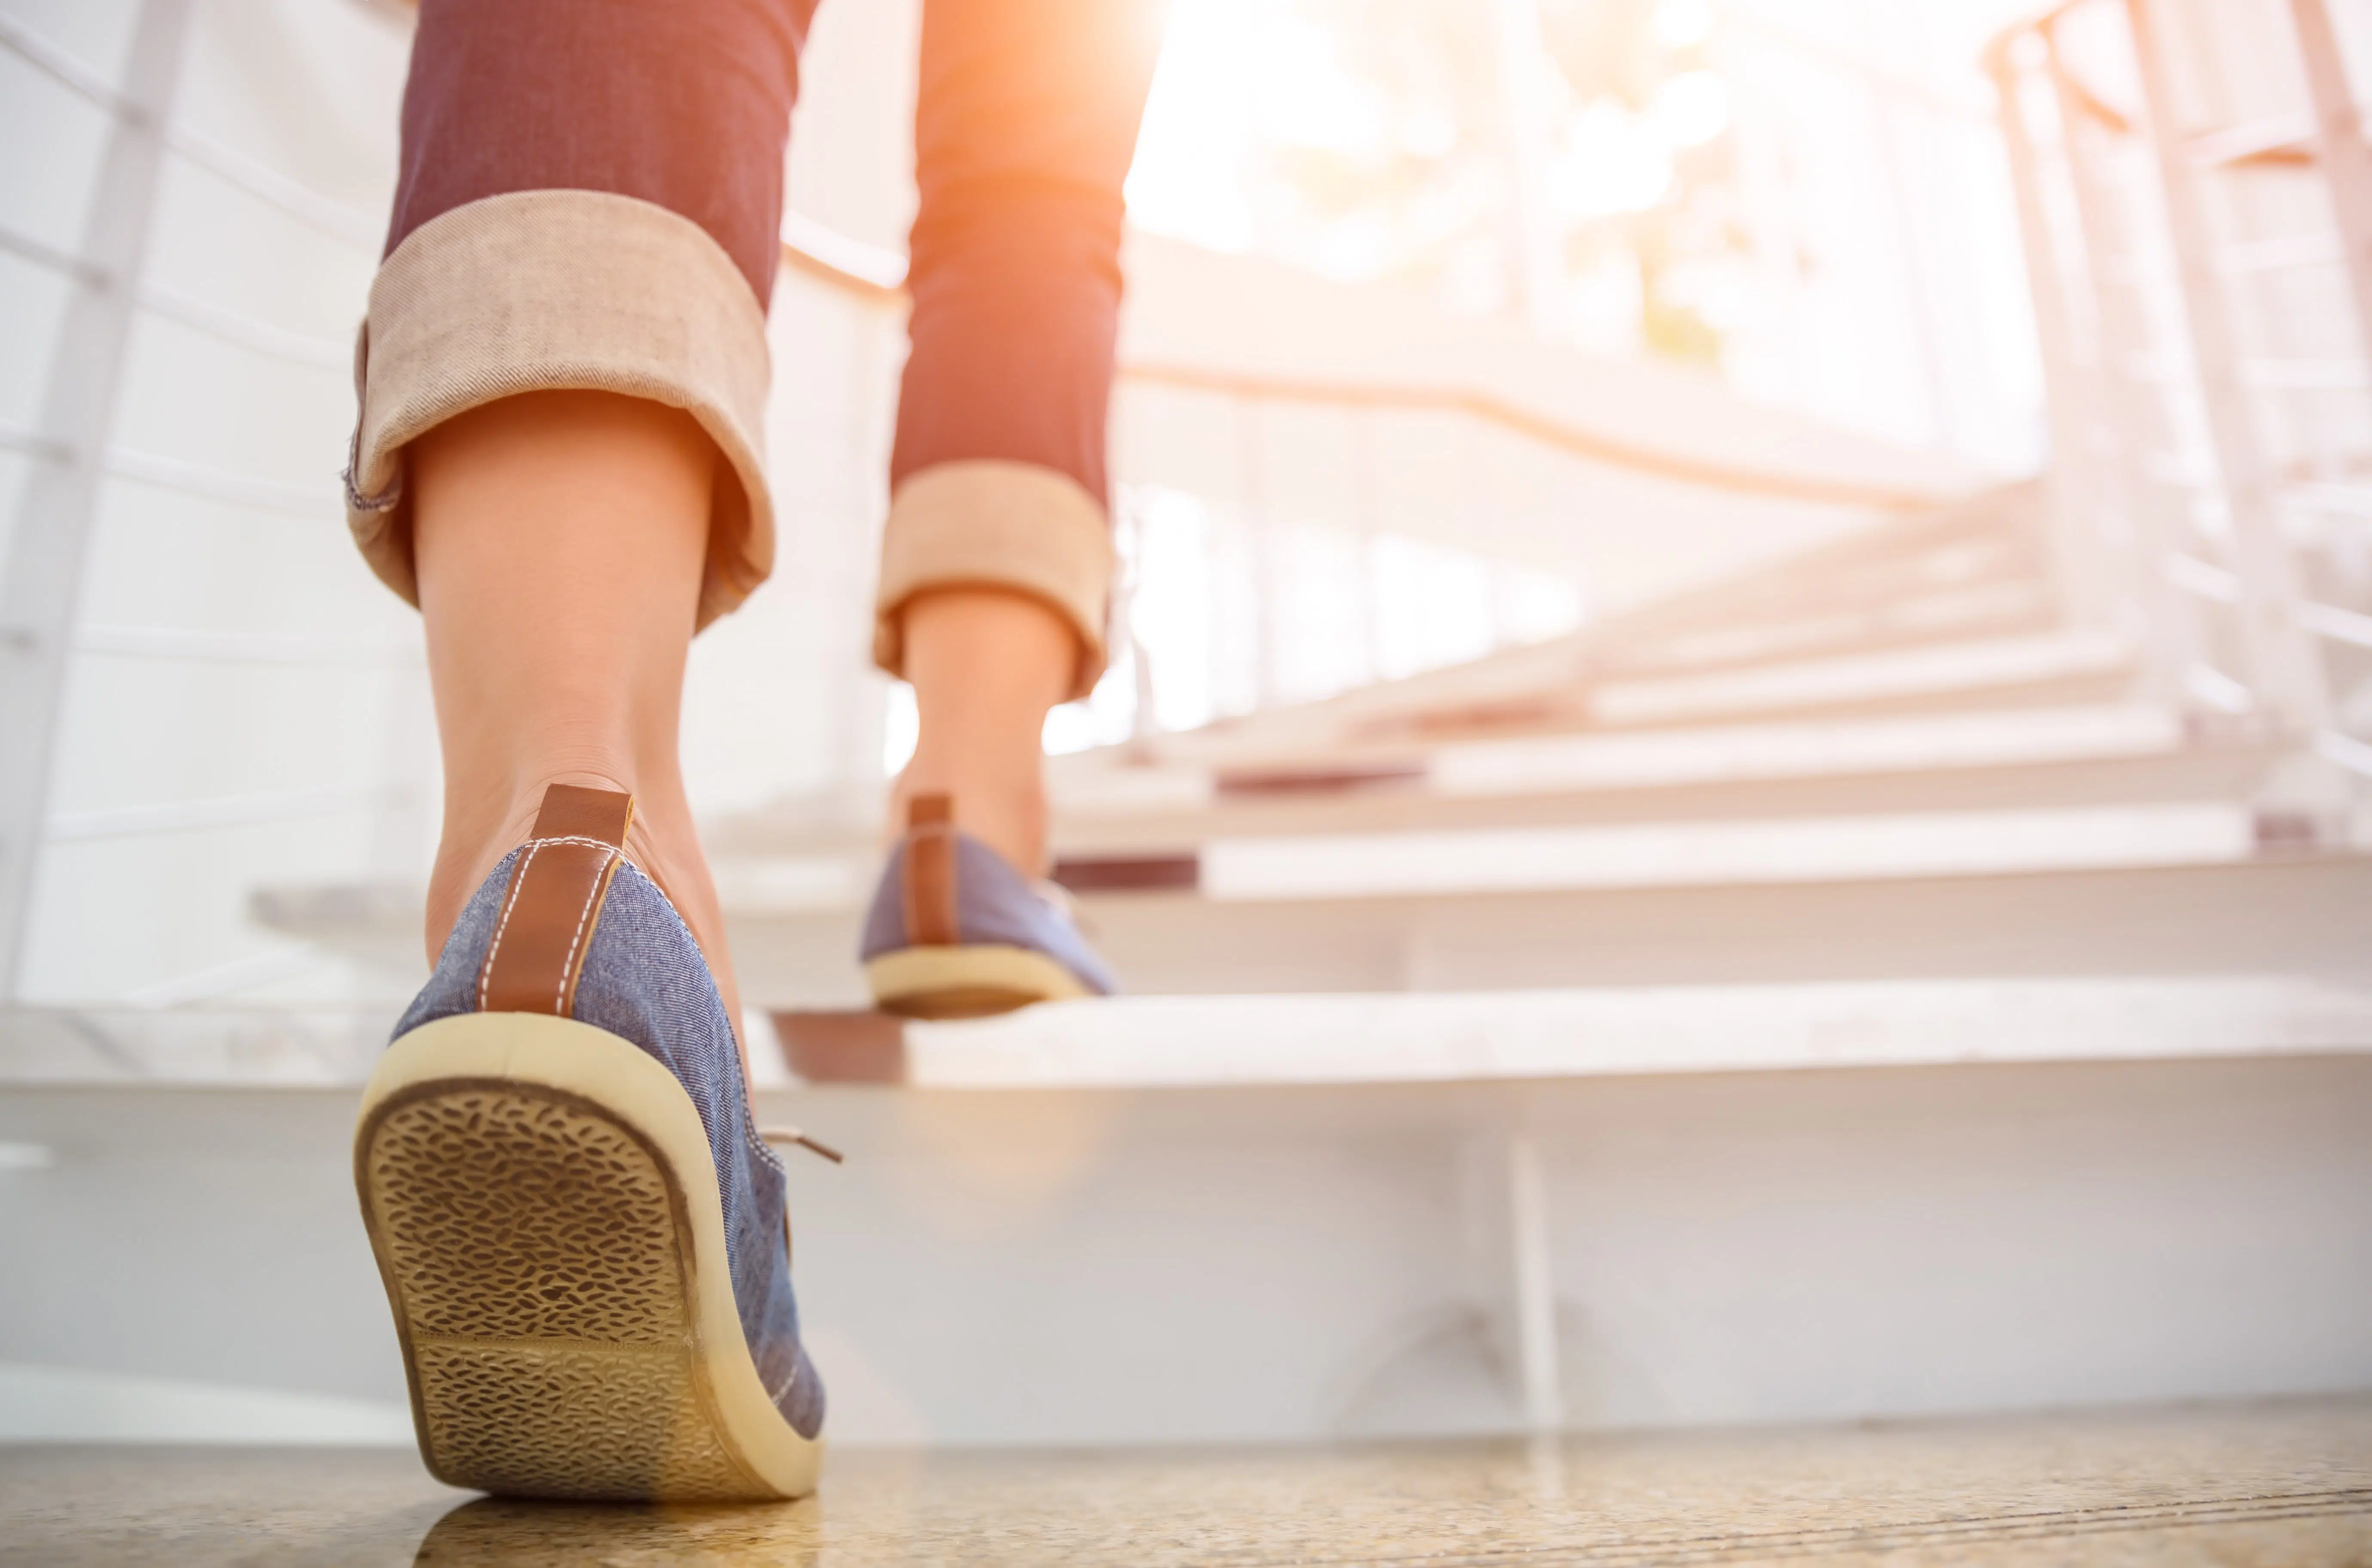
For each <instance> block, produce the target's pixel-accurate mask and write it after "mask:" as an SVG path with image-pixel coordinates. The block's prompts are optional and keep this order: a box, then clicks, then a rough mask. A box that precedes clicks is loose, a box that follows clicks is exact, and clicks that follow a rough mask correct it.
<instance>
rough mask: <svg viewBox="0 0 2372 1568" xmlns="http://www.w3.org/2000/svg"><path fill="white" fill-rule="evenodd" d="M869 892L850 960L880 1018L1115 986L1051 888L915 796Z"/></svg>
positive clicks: (947, 812) (933, 801)
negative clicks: (860, 936)
mask: <svg viewBox="0 0 2372 1568" xmlns="http://www.w3.org/2000/svg"><path fill="white" fill-rule="evenodd" d="M909 813H910V815H909V819H908V827H907V830H906V836H905V837H904V838H903V839H901V841H900V842H899V843H898V847H897V848H896V849H894V850H892V851H891V852H890V864H889V865H888V866H886V867H885V868H884V869H883V871H882V873H881V882H880V885H879V887H878V888H877V889H875V892H874V895H873V907H872V909H871V910H870V911H868V912H867V913H866V920H865V937H864V942H863V946H862V947H861V948H860V949H859V953H858V956H859V957H860V958H862V959H863V961H864V964H865V978H866V983H867V984H869V985H870V986H871V987H872V990H873V1000H874V1005H876V1006H878V1007H879V1008H880V1009H881V1010H882V1011H883V1012H885V1013H899V1014H903V1015H905V1016H909V1017H917V1018H970V1017H979V1016H984V1015H987V1014H992V1013H1009V1012H1011V1011H1013V1010H1014V1009H1015V1008H1017V1007H1026V1006H1028V1005H1030V1004H1031V1003H1034V1002H1058V1001H1064V1000H1067V999H1069V998H1073V997H1079V996H1108V995H1110V994H1111V993H1112V992H1114V991H1115V990H1117V989H1119V987H1118V985H1117V984H1116V982H1115V981H1113V979H1112V974H1111V970H1110V969H1109V968H1107V967H1106V966H1105V964H1104V961H1103V959H1102V958H1099V957H1098V956H1097V954H1096V951H1095V949H1094V948H1092V947H1088V946H1087V939H1086V938H1085V937H1083V936H1081V935H1079V931H1078V927H1077V926H1076V924H1075V923H1073V922H1072V919H1071V915H1070V912H1069V910H1068V909H1067V908H1066V907H1064V903H1063V902H1062V901H1061V898H1060V895H1059V892H1058V891H1057V890H1055V889H1052V888H1051V887H1050V885H1048V884H1046V883H1043V882H1040V881H1036V880H1034V879H1032V878H1030V877H1024V876H1023V875H1021V873H1020V872H1019V871H1017V870H1016V869H1015V868H1014V866H1013V865H1012V864H1011V863H1010V862H1008V861H1006V859H1005V858H1004V856H1002V855H1000V854H997V852H996V851H995V850H994V849H992V848H991V847H989V845H987V844H986V843H984V842H982V841H981V840H979V839H977V838H974V837H973V836H972V835H971V834H970V833H967V832H962V831H959V830H958V829H957V827H956V825H955V813H954V811H953V809H952V808H951V804H950V802H949V801H948V798H947V797H946V796H916V797H914V799H913V801H912V802H911V804H910V807H909Z"/></svg>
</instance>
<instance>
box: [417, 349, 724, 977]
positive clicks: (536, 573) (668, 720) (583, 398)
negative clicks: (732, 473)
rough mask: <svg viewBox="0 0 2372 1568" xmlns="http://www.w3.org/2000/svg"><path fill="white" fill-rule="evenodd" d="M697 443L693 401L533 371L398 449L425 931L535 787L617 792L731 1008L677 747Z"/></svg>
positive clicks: (528, 819) (631, 838)
mask: <svg viewBox="0 0 2372 1568" xmlns="http://www.w3.org/2000/svg"><path fill="white" fill-rule="evenodd" d="M715 468H716V465H715V448H714V447H712V446H711V445H710V443H709V440H708V437H707V436H705V435H703V433H702V431H701V429H700V426H699V425H698V424H694V423H693V421H692V417H691V416H690V415H689V414H686V413H684V412H681V411H680V410H677V409H670V408H664V407H661V406H660V405H658V404H657V403H652V402H645V401H639V400H635V399H630V398H622V397H617V396H614V395H611V394H608V393H602V392H534V393H529V394H526V395H523V396H520V397H515V398H506V399H505V400H503V401H500V402H495V403H489V404H486V405H485V406H483V407H482V408H478V409H474V410H472V411H471V412H468V413H465V414H461V415H459V417H457V418H454V419H451V420H448V421H447V422H446V423H445V424H440V425H438V426H437V427H436V429H435V430H432V431H430V432H429V433H428V434H427V435H425V436H422V437H421V438H420V439H419V440H418V441H416V442H415V443H414V444H413V449H412V463H411V484H412V491H413V559H414V561H415V563H416V566H417V570H418V572H419V580H420V610H421V614H422V616H423V618H424V620H425V621H426V623H427V632H428V670H429V679H430V681H431V683H432V684H433V686H434V688H435V691H436V726H437V734H438V738H439V739H440V740H441V741H442V743H443V750H444V762H445V829H444V841H443V842H442V843H441V844H440V845H439V847H438V850H437V855H436V869H435V871H434V873H433V875H432V876H431V877H430V878H429V885H428V916H427V921H428V930H427V936H428V952H429V959H430V961H431V962H432V963H433V962H434V961H435V960H436V952H437V949H439V948H440V947H443V946H444V943H445V938H446V935H448V933H449V932H450V931H451V930H452V929H453V923H454V920H455V918H456V917H457V916H459V913H460V911H461V905H462V904H463V902H464V901H465V900H468V898H469V897H470V895H471V892H473V891H475V890H476V889H477V886H478V884H479V883H480V882H482V881H483V880H484V879H485V877H486V875H487V873H488V872H490V871H492V870H493V869H494V864H495V862H497V861H499V860H500V859H502V857H503V856H504V855H505V854H508V853H509V851H510V850H511V849H512V848H513V847H514V846H515V845H517V844H518V843H519V842H521V841H522V840H524V839H526V838H527V836H528V829H529V824H530V823H532V822H533V821H534V820H535V814H536V808H537V807H538V805H540V804H541V801H542V799H543V792H544V789H545V786H547V785H549V784H587V785H591V786H594V787H597V788H602V789H612V790H619V791H622V792H624V793H627V794H630V795H633V796H634V797H635V814H634V826H633V828H632V830H630V832H629V834H628V838H627V854H628V855H629V857H630V858H632V859H633V860H634V863H635V864H636V865H640V866H642V867H643V869H644V870H645V872H647V873H648V874H649V875H650V877H651V879H652V880H653V881H656V882H657V883H658V885H659V886H660V887H661V888H663V889H666V890H667V892H668V894H669V897H671V898H672V899H673V900H675V904H676V907H677V909H678V910H679V911H680V912H681V913H682V915H683V918H684V923H685V924H687V925H689V926H690V927H691V928H692V935H693V937H694V938H695V939H696V940H697V941H698V942H699V944H700V947H701V949H702V951H703V953H704V954H706V955H707V958H708V961H709V966H710V968H711V969H712V970H714V971H715V978H716V983H717V988H718V990H719V991H721V992H722V993H724V995H725V1001H726V1005H727V1008H728V1009H729V1011H730V1012H731V1015H732V1016H734V1017H736V1018H738V1017H739V1016H740V1008H739V1005H738V1001H737V999H736V996H735V992H734V985H733V976H732V966H731V963H730V961H729V959H728V958H727V955H726V948H725V926H724V920H723V916H722V913H721V912H720V911H719V909H718V907H717V902H716V891H715V887H714V886H713V885H712V883H711V882H710V879H709V875H708V866H707V863H706V861H705V860H704V859H703V857H702V854H701V851H700V841H699V838H698V836H697V834H696V833H695V832H694V831H693V830H692V812H691V807H690V806H689V805H688V804H687V802H686V800H685V797H684V789H683V775H682V772H681V771H680V767H679V766H678V761H677V755H676V725H677V716H678V714H679V711H680V706H681V700H682V695H683V669H684V658H685V656H686V654H687V652H688V651H689V649H690V645H691V643H692V621H693V617H694V615H695V614H696V612H697V610H698V607H699V601H700V586H701V579H702V570H703V563H704V562H705V561H706V559H707V553H708V525H709V517H710V515H711V510H712V507H711V497H710V491H711V488H712V485H713V484H714V482H715Z"/></svg>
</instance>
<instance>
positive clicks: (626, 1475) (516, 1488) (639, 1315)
mask: <svg viewBox="0 0 2372 1568" xmlns="http://www.w3.org/2000/svg"><path fill="white" fill-rule="evenodd" d="M364 1139H365V1143H364V1147H363V1150H362V1161H361V1164H362V1172H363V1176H364V1180H365V1191H366V1203H365V1210H366V1218H367V1219H368V1221H369V1223H370V1226H371V1231H372V1237H373V1240H374V1241H375V1242H376V1243H377V1245H378V1252H379V1257H380V1260H381V1264H382V1267H383V1268H384V1269H385V1271H386V1272H387V1276H388V1286H389V1294H390V1296H391V1297H392V1298H393V1305H394V1307H395V1310H396V1318H397V1322H398V1327H399V1329H400V1330H401V1334H402V1338H403V1343H404V1359H405V1364H406V1367H407V1370H408V1371H409V1372H410V1374H411V1376H412V1381H413V1395H414V1401H415V1409H416V1411H417V1413H418V1418H419V1421H420V1423H421V1433H420V1438H421V1451H422V1454H423V1456H424V1458H426V1459H427V1461H428V1465H429V1468H430V1469H431V1470H433V1471H434V1472H435V1473H436V1475H437V1476H439V1477H440V1478H441V1479H443V1480H446V1481H452V1482H455V1483H457V1484H459V1485H463V1486H472V1487H480V1488H483V1489H484V1490H487V1491H490V1492H496V1493H504V1494H506V1495H511V1496H532V1497H576V1498H613V1499H630V1498H662V1497H663V1498H669V1499H681V1500H697V1499H726V1498H748V1497H763V1496H771V1495H773V1493H771V1492H770V1491H768V1489H767V1488H765V1487H764V1486H763V1485H762V1483H761V1482H759V1481H758V1479H757V1478H756V1477H755V1476H754V1475H752V1474H750V1472H749V1470H748V1469H746V1467H744V1466H743V1465H742V1464H741V1463H740V1462H739V1461H738V1459H737V1458H735V1457H734V1455H733V1454H732V1452H731V1451H730V1450H729V1449H728V1447H727V1445H726V1442H725V1440H724V1438H723V1436H722V1434H721V1432H720V1431H719V1428H718V1423H717V1419H716V1415H715V1411H714V1409H713V1408H712V1406H711V1403H710V1400H709V1399H708V1397H707V1394H706V1390H705V1385H704V1378H703V1372H702V1369H701V1366H700V1365H699V1355H698V1319H697V1315H696V1313H695V1311H694V1308H693V1300H694V1296H693V1286H692V1272H691V1271H692V1260H691V1240H690V1237H689V1235H688V1234H687V1233H686V1230H685V1226H684V1223H683V1219H682V1200H681V1197H680V1194H679V1193H678V1192H677V1191H676V1189H675V1184H674V1182H673V1181H672V1179H670V1177H669V1174H668V1172H667V1170H666V1168H665V1167H664V1166H663V1165H662V1163H661V1162H660V1160H659V1159H658V1157H657V1156H656V1155H655V1154H654V1152H653V1151H652V1150H651V1149H650V1147H649V1146H648V1145H646V1144H645V1143H644V1142H643V1140H642V1139H641V1138H640V1137H639V1136H637V1135H636V1134H635V1133H634V1132H632V1131H630V1130H629V1129H627V1128H626V1127H624V1126H622V1125H621V1124H620V1123H619V1122H617V1121H614V1120H612V1119H611V1118H610V1117H609V1116H608V1115H606V1114H604V1113H603V1112H602V1111H601V1110H600V1109H599V1108H598V1107H596V1106H594V1105H592V1104H591V1103H590V1102H587V1101H584V1100H581V1099H579V1098H576V1096H573V1095H570V1094H567V1093H566V1092H564V1091H563V1090H558V1089H551V1088H546V1087H543V1086H537V1085H531V1084H524V1083H468V1082H459V1081H455V1082H448V1083H443V1084H429V1085H423V1086H418V1087H416V1088H414V1089H413V1090H410V1091H408V1092H406V1093H404V1094H402V1095H400V1096H398V1097H397V1098H394V1099H393V1100H391V1101H390V1102H389V1104H388V1105H386V1106H384V1107H382V1108H380V1109H379V1110H378V1111H377V1112H376V1113H375V1114H374V1116H373V1117H372V1119H371V1120H370V1121H369V1122H368V1123H367V1124H366V1127H365V1129H364Z"/></svg>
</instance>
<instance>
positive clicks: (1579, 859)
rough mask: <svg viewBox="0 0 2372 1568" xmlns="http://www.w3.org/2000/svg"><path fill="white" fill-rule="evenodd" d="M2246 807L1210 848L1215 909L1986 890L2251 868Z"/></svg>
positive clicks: (1281, 840)
mask: <svg viewBox="0 0 2372 1568" xmlns="http://www.w3.org/2000/svg"><path fill="white" fill-rule="evenodd" d="M2255 853H2256V826H2255V820H2254V818H2253V816H2252V814H2251V813H2250V810H2249V809H2248V808H2247V807H2243V806H2237V805H2229V804H2224V803H2219V802H2208V803H2192V802H2177V803H2174V804H2169V805H2152V806H2110V807H2076V808H2072V809H2065V810H2037V811H2017V810H2008V811H1971V812H1902V813H1896V814H1892V815H1887V816H1868V815H1860V816H1847V817H1833V818H1808V819H1798V820H1794V821H1728V822H1721V821H1700V822H1685V823H1669V824H1667V823H1649V824H1634V825H1625V826H1621V827H1602V828H1601V827H1552V828H1507V829H1488V828H1484V829H1474V830H1465V831H1439V832H1403V833H1338V834H1300V835H1295V836H1291V837H1285V836H1278V837H1271V838H1243V839H1219V840H1215V841H1214V842H1210V843H1207V844H1205V845H1203V849H1202V890H1203V896H1204V897H1205V898H1207V899H1210V900H1214V901H1216V902H1242V901H1264V900H1300V899H1363V898H1408V897H1442V896H1455V895H1460V894H1473V893H1516V892H1547V891H1557V890H1563V889H1616V888H1669V887H1690V886H1699V887H1703V886H1715V885H1737V884H1751V883H1774V882H1775V883H1811V882H1836V881H1863V880H1867V879H1870V878H1874V877H1878V878H1897V877H1965V876H1990V875H2001V874H2010V873H2025V872H2038V871H2067V870H2089V869H2106V868H2110V867H2129V866H2146V865H2203V864H2216V863H2219V862H2220V863H2229V862H2235V861H2241V860H2245V859H2248V858H2249V857H2250V856H2251V855H2253V854H2255Z"/></svg>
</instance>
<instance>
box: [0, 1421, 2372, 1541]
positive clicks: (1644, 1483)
mask: <svg viewBox="0 0 2372 1568" xmlns="http://www.w3.org/2000/svg"><path fill="white" fill-rule="evenodd" d="M595 1561H598V1562H602V1563H605V1564H640V1563H658V1562H703V1563H739V1562H752V1563H755V1562H764V1563H800V1564H815V1565H817V1568H838V1565H844V1564H871V1563H920V1564H943V1563H944V1564H957V1563H962V1564H971V1563H991V1562H1014V1563H1085V1564H1129V1565H1131V1568H1173V1565H1179V1568H1182V1565H1184V1564H1192V1563H1208V1564H1213V1565H1214V1568H1252V1565H1254V1564H1260V1565H1280V1568H1281V1565H1283V1564H1288V1563H1299V1564H1342V1563H1358V1562H1391V1563H1410V1564H1417V1563H1422V1564H1424V1565H1425V1568H1482V1565H1484V1564H1492V1565H1502V1564H1504V1565H1508V1568H1514V1565H1517V1564H1522V1565H1525V1568H1546V1565H1549V1564H1589V1565H1593V1568H1603V1565H1610V1564H1620V1565H1646V1564H1664V1563H1672V1564H1682V1563H1691V1564H1693V1563H1719V1564H1737V1563H1753V1562H1797V1563H1800V1562H1818V1563H1821V1564H1831V1565H1834V1564H1854V1565H1855V1568H1877V1565H1878V1564H1887V1565H1889V1568H1908V1565H1912V1564H1921V1565H1925V1564H1954V1565H1986V1568H1991V1565H1994V1564H2002V1565H2006V1564H2011V1563H2027V1562H2051V1563H2074V1564H2084V1565H2107V1564H2119V1565H2122V1564H2136V1565H2138V1564H2150V1565H2153V1568H2156V1565H2160V1564H2169V1565H2184V1564H2217V1565H2225V1564H2229V1565H2233V1568H2239V1565H2244V1564H2245V1565H2248V1568H2302V1565H2306V1564H2331V1565H2339V1564H2357V1565H2361V1564H2372V1399H2357V1400H2342V1401H2316V1402H2308V1403H2284V1404H2264V1405H2249V1406H2219V1407H2208V1406H2200V1407H2188V1408H2182V1409H2174V1410H2157V1411H2127V1412H2111V1413H2096V1414H2080V1415H2059V1416H2050V1417H2034V1418H2019V1419H1994V1420H1985V1421H1972V1422H1955V1423H1919V1424H1888V1425H1872V1426H1864V1427H1856V1428H1848V1429H1835V1428H1828V1429H1817V1430H1816V1429H1804V1430H1763V1431H1755V1432H1747V1433H1728V1434H1661V1435H1631V1436H1614V1437H1589V1438H1574V1439H1568V1440H1566V1441H1564V1442H1562V1443H1557V1444H1551V1445H1527V1444H1524V1443H1520V1442H1464V1443H1442V1444H1408V1445H1392V1446H1368V1447H1360V1448H1347V1449H1339V1450H1230V1449H1182V1450H1175V1451H1170V1452H1161V1453H1156V1452H1146V1451H1132V1452H1104V1453H1068V1454H1050V1453H983V1452H971V1453H951V1454H929V1455H923V1454H911V1453H894V1452H888V1451H883V1450H866V1451H852V1452H849V1453H844V1454H840V1455H836V1456H834V1458H832V1459H831V1462H830V1464H829V1466H828V1468H827V1470H826V1479H825V1486H824V1491H823V1493H822V1494H821V1495H820V1497H819V1498H817V1499H815V1500H813V1501H810V1502H807V1503H801V1504H789V1505H783V1506H776V1507H762V1508H738V1509H734V1508H708V1509H639V1508H591V1507H582V1506H567V1505H562V1504H527V1503H509V1502H499V1501H494V1500H490V1499H484V1498H478V1499H472V1498H470V1497H468V1496H466V1495H464V1494H462V1493H454V1492H450V1491H447V1490H445V1489H443V1488H440V1487H438V1486H437V1485H436V1484H435V1483H434V1482H432V1481H429V1480H428V1479H427V1478H426V1477H425V1476H424V1475H423V1474H422V1473H421V1471H420V1469H419V1467H418V1465H417V1463H416V1462H415V1461H414V1460H413V1458H411V1457H410V1456H409V1455H405V1454H399V1453H386V1452H378V1453H371V1452H327V1451H324V1452H311V1453H285V1452H277V1453H275V1452H258V1451H241V1450H232V1449H215V1450H193V1449H180V1450H171V1451H156V1450H127V1449H114V1450H97V1449H82V1450H70V1449H17V1450H13V1451H12V1450H0V1562H8V1563H12V1564H13V1563H109V1564H114V1563H149V1562H156V1563H166V1562H170V1563H176V1564H192V1565H203V1564H209V1563H229V1562H238V1563H258V1562H334V1563H354V1564H376V1563H406V1562H413V1563H438V1564H476V1563H488V1564H492V1563H504V1564H512V1563H545V1562H550V1563H562V1562H568V1563H575V1562H595Z"/></svg>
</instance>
